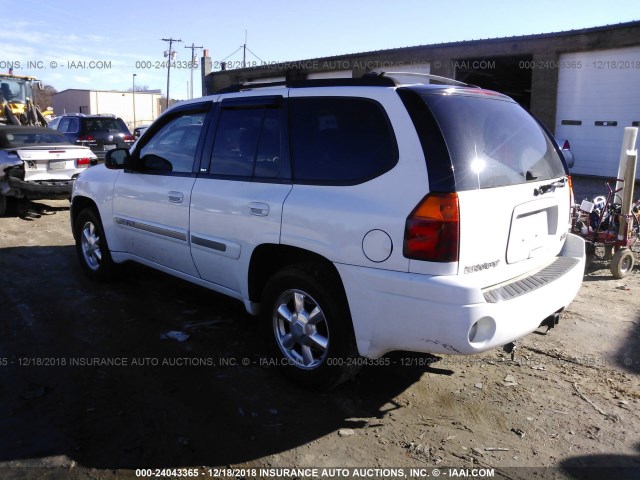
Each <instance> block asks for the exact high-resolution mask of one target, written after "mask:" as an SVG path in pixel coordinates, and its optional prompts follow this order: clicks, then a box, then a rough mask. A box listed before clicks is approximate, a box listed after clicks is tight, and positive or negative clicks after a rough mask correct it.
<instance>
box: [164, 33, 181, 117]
mask: <svg viewBox="0 0 640 480" xmlns="http://www.w3.org/2000/svg"><path fill="white" fill-rule="evenodd" d="M161 40H162V41H163V42H169V51H168V52H164V56H165V57H166V58H167V59H168V61H167V103H166V105H165V108H169V77H170V76H171V61H172V60H173V59H174V58H175V55H176V52H175V51H174V50H173V49H172V47H173V42H182V40H180V39H176V38H171V37H169V38H162V39H161Z"/></svg>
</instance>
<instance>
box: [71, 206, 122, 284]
mask: <svg viewBox="0 0 640 480" xmlns="http://www.w3.org/2000/svg"><path fill="white" fill-rule="evenodd" d="M76 232H77V233H76V253H77V254H78V259H79V260H80V265H81V266H82V269H83V270H84V273H85V274H86V275H87V276H88V277H89V278H91V279H92V280H95V281H98V282H106V281H109V280H111V279H113V278H114V277H115V273H116V267H117V265H116V264H115V263H114V262H113V259H112V258H111V253H110V252H109V246H108V244H107V238H106V237H105V234H104V229H103V227H102V222H101V221H100V216H99V215H98V213H97V212H96V211H95V210H94V209H92V208H87V209H85V210H82V211H81V212H80V214H79V215H78V218H77V219H76Z"/></svg>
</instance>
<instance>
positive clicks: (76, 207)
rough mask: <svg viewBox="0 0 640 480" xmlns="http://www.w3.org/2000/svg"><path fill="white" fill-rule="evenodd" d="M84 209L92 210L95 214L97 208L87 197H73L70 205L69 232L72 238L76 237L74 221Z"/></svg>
mask: <svg viewBox="0 0 640 480" xmlns="http://www.w3.org/2000/svg"><path fill="white" fill-rule="evenodd" d="M85 208H93V209H94V210H95V211H96V212H97V211H98V207H97V206H96V204H95V202H94V201H93V200H91V199H90V198H87V197H74V199H73V202H72V203H71V231H72V232H73V237H74V238H75V237H76V234H77V232H76V219H77V218H78V215H80V212H81V211H83V210H84V209H85Z"/></svg>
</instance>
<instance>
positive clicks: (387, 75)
mask: <svg viewBox="0 0 640 480" xmlns="http://www.w3.org/2000/svg"><path fill="white" fill-rule="evenodd" d="M369 75H371V76H378V77H385V78H391V79H393V80H394V81H395V82H396V85H403V84H406V83H408V82H402V81H399V80H400V78H399V77H418V78H423V79H426V80H429V81H430V82H431V81H435V82H440V83H442V84H444V85H455V86H459V87H473V88H480V87H478V86H477V85H471V84H469V83H465V82H461V81H460V80H454V79H453V78H449V77H441V76H440V75H431V74H430V73H418V72H377V71H373V72H369V73H367V74H366V75H365V76H369ZM411 83H421V82H417V81H416V82H411Z"/></svg>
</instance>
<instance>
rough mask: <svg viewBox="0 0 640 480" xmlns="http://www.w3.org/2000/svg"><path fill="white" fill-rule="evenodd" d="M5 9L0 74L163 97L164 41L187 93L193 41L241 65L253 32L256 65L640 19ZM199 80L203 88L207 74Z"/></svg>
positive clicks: (550, 11)
mask: <svg viewBox="0 0 640 480" xmlns="http://www.w3.org/2000/svg"><path fill="white" fill-rule="evenodd" d="M0 11H1V12H3V14H2V18H3V20H4V21H3V23H2V29H0V71H2V72H7V71H8V69H9V67H11V66H13V67H14V73H15V74H21V75H33V76H36V77H38V78H40V79H41V80H42V81H43V82H44V83H45V84H50V85H53V86H54V87H55V88H56V89H57V90H58V91H61V90H65V89H68V88H82V89H85V88H86V89H102V90H111V89H119V90H126V89H129V88H132V84H133V74H134V73H135V74H136V77H135V83H136V85H137V86H141V85H146V86H148V87H149V88H150V89H162V91H163V93H164V92H166V81H167V71H166V67H165V66H164V65H163V64H162V62H164V61H165V58H164V57H163V53H164V52H165V51H166V50H167V49H168V43H166V42H163V41H162V40H161V39H162V38H170V37H172V38H176V39H180V40H182V43H176V44H174V49H175V51H176V52H177V57H176V61H177V62H178V63H177V64H176V68H173V69H172V71H171V97H172V98H178V99H183V98H187V94H188V93H187V92H188V89H187V87H188V82H189V81H190V71H189V68H188V62H189V61H190V59H191V50H190V49H187V48H185V46H187V45H189V46H190V45H192V44H194V45H196V46H203V47H205V48H207V49H208V50H209V54H210V56H211V57H212V60H213V62H214V66H217V65H218V64H219V62H220V61H221V60H223V59H225V58H226V60H227V61H228V62H230V66H236V67H237V66H239V65H240V63H241V62H242V49H240V50H239V47H240V46H241V45H242V44H243V43H244V41H245V31H246V32H247V39H248V41H247V46H248V48H249V50H250V51H248V52H247V60H248V61H251V62H257V63H258V64H259V63H261V62H279V61H292V60H301V59H308V58H314V57H321V56H330V55H339V54H346V53H356V52H364V51H371V50H382V49H389V48H398V47H406V46H413V45H426V44H433V43H442V42H455V41H463V40H475V39H482V38H496V37H505V36H514V35H528V34H538V33H549V32H559V31H566V30H573V29H580V28H585V27H594V26H601V25H607V24H616V23H620V22H628V21H632V20H638V19H640V9H639V8H638V3H637V0H629V1H625V0H620V1H618V0H608V1H602V0H598V1H594V0H587V1H559V0H555V1H551V0H542V1H536V2H520V1H514V0H484V1H477V0H475V1H467V0H459V1H455V2H443V1H441V0H440V1H427V0H423V1H419V0H394V1H389V0H384V1H377V0H367V1H363V0H353V1H349V0H325V1H322V0H315V1H304V0H298V1H294V0H262V1H260V0H245V1H241V2H233V3H232V2H229V1H228V0H226V1H218V0H210V1H207V2H205V1H195V0H179V1H176V0H173V1H168V0H155V1H153V2H143V1H136V0H129V1H121V0H110V1H109V2H91V1H84V0H83V1H78V0H58V1H36V0H20V1H16V0H0ZM234 52H235V53H234ZM251 52H252V53H251ZM201 54H202V50H197V51H196V55H197V57H198V68H199V58H200V56H201ZM91 62H93V63H91ZM194 79H195V82H194V87H195V88H194V90H195V92H196V95H195V96H199V92H201V85H200V70H196V71H195V72H194Z"/></svg>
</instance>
